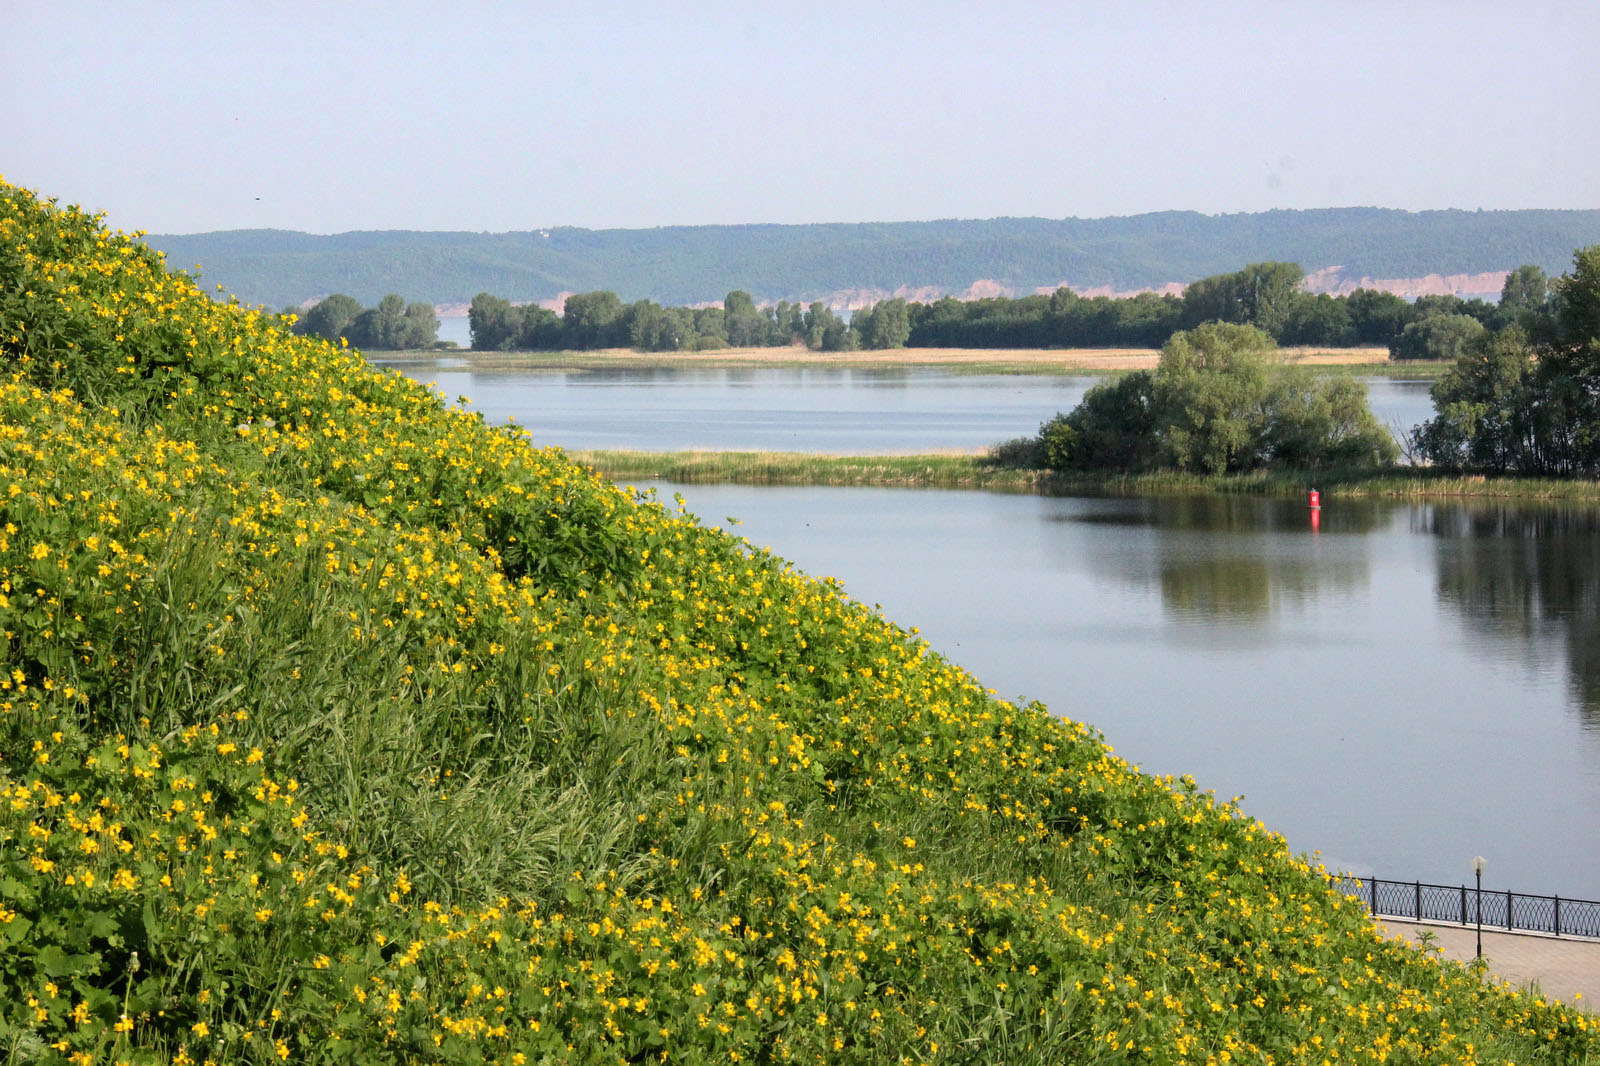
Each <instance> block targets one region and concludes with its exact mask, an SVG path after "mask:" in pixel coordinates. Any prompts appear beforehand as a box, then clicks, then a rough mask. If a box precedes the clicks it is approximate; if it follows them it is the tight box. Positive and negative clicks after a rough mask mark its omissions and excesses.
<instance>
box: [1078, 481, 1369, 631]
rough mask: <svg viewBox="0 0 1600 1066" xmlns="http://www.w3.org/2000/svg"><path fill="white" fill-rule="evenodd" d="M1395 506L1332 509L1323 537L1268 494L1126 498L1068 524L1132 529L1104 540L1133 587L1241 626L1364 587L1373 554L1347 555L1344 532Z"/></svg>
mask: <svg viewBox="0 0 1600 1066" xmlns="http://www.w3.org/2000/svg"><path fill="white" fill-rule="evenodd" d="M1392 510H1393V505H1392V504H1372V503H1369V502H1365V501H1363V502H1358V503H1349V504H1341V505H1340V506H1338V507H1329V508H1326V509H1325V510H1324V512H1323V513H1322V514H1321V515H1320V516H1319V519H1318V523H1319V532H1318V533H1317V534H1316V535H1315V536H1314V535H1313V534H1312V519H1311V514H1310V511H1309V509H1308V508H1307V507H1306V505H1305V504H1304V503H1301V502H1291V501H1285V500H1273V499H1262V498H1260V497H1215V496H1212V497H1203V496H1195V497H1171V498H1161V499H1142V500H1129V501H1118V503H1117V504H1116V505H1113V506H1111V507H1108V508H1107V509H1106V510H1103V511H1097V512H1093V513H1088V514H1083V515H1074V516H1071V518H1070V520H1071V521H1074V522H1082V523H1085V524H1091V525H1111V526H1126V527H1129V533H1128V535H1127V536H1124V537H1116V538H1107V539H1106V541H1105V542H1104V548H1103V550H1104V552H1105V560H1104V562H1105V566H1106V569H1107V570H1109V571H1110V572H1112V573H1114V574H1116V575H1118V576H1119V577H1120V578H1121V579H1122V580H1124V581H1126V582H1127V583H1129V584H1131V585H1135V586H1138V587H1151V586H1154V587H1156V588H1159V590H1160V592H1161V599H1162V603H1163V604H1164V605H1165V606H1166V608H1167V609H1168V610H1170V611H1172V612H1174V613H1175V614H1178V615H1180V616H1186V617H1193V618H1197V619H1199V620H1207V621H1222V622H1230V623H1234V624H1237V623H1240V622H1246V623H1248V622H1250V621H1253V620H1261V619H1264V618H1265V617H1267V616H1268V615H1270V614H1271V613H1272V611H1273V609H1274V608H1275V607H1280V606H1296V607H1298V606H1303V605H1305V604H1309V603H1311V602H1314V601H1315V600H1316V598H1317V596H1319V595H1321V594H1322V593H1325V592H1330V591H1338V590H1342V589H1348V588H1354V587H1359V586H1363V585H1365V584H1366V583H1367V582H1368V581H1369V579H1370V567H1369V565H1368V562H1367V557H1366V553H1365V550H1364V549H1360V550H1357V551H1354V552H1350V551H1341V550H1339V549H1340V541H1339V540H1338V539H1337V536H1336V535H1337V534H1340V533H1368V532H1370V531H1372V530H1373V529H1374V528H1375V527H1376V526H1377V525H1378V523H1379V522H1380V521H1381V520H1382V519H1383V518H1384V516H1385V515H1387V514H1388V513H1390V511H1392ZM1135 529H1138V530H1139V532H1137V533H1136V532H1134V530H1135ZM1319 537H1327V538H1328V539H1326V540H1319V539H1318V538H1319ZM1344 543H1345V544H1350V543H1351V542H1350V541H1346V542H1344ZM1324 549H1328V550H1324Z"/></svg>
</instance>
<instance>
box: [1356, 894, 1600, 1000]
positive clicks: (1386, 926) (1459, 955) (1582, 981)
mask: <svg viewBox="0 0 1600 1066" xmlns="http://www.w3.org/2000/svg"><path fill="white" fill-rule="evenodd" d="M1375 920H1376V921H1377V924H1378V928H1379V929H1380V930H1382V931H1383V932H1384V933H1386V934H1387V935H1389V936H1394V937H1404V938H1405V939H1407V940H1411V941H1415V940H1416V939H1417V934H1418V933H1420V932H1422V931H1423V930H1428V931H1430V932H1432V933H1433V935H1434V936H1435V937H1437V938H1438V939H1436V940H1435V941H1434V943H1435V944H1436V945H1437V946H1438V947H1440V948H1442V949H1443V955H1444V957H1445V958H1447V959H1455V960H1456V961H1457V962H1470V961H1472V957H1473V955H1474V954H1476V951H1477V937H1478V930H1477V927H1476V926H1470V925H1468V926H1461V925H1436V924H1433V923H1423V922H1413V921H1408V920H1406V919H1404V918H1390V917H1382V918H1378V919H1375ZM1483 954H1484V955H1485V956H1486V957H1487V958H1488V960H1489V972H1490V974H1492V975H1493V976H1495V977H1497V978H1499V979H1501V980H1504V981H1510V982H1511V984H1512V985H1513V986H1515V987H1518V988H1522V987H1526V986H1527V985H1530V984H1536V985H1537V986H1538V990H1539V991H1540V992H1542V993H1543V994H1544V995H1545V996H1547V997H1549V998H1553V999H1559V1000H1561V1001H1562V1002H1563V1003H1566V1004H1568V1005H1569V1006H1575V1007H1581V1008H1582V1009H1584V1010H1587V1011H1590V1012H1595V1011H1600V940H1573V939H1569V938H1566V937H1562V938H1559V939H1558V938H1556V937H1553V936H1540V935H1539V934H1537V933H1506V932H1499V933H1496V932H1492V931H1490V930H1488V929H1485V930H1484V931H1483ZM1580 996H1581V997H1582V998H1578V997H1580Z"/></svg>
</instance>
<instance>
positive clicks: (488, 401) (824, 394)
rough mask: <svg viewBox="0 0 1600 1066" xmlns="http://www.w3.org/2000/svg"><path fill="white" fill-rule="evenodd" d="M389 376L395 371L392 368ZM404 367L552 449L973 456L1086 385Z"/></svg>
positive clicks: (1413, 413) (931, 372)
mask: <svg viewBox="0 0 1600 1066" xmlns="http://www.w3.org/2000/svg"><path fill="white" fill-rule="evenodd" d="M397 365H400V364H397ZM402 369H404V371H405V372H406V373H407V374H409V375H410V376H412V377H414V378H416V379H417V380H418V381H422V382H425V383H427V384H430V385H434V386H436V387H437V388H438V389H439V391H441V392H442V393H444V394H445V396H447V397H449V398H450V399H452V400H453V399H455V398H456V397H458V396H465V397H467V398H468V399H470V400H471V401H472V407H473V409H474V410H477V411H480V412H482V414H483V416H484V417H485V418H487V419H488V420H489V421H491V422H505V421H510V420H515V421H516V422H518V423H519V424H521V425H523V426H525V427H527V429H528V431H529V432H530V433H532V434H533V437H534V439H535V440H536V441H538V442H539V443H541V444H556V445H560V446H561V447H563V448H574V449H586V448H614V449H643V450H647V451H678V450H683V449H690V448H706V449H712V450H719V451H797V452H834V453H846V454H855V455H870V454H884V453H889V452H916V451H952V450H959V451H979V450H981V449H983V448H985V447H987V446H989V445H991V444H994V443H996V442H998V441H1001V440H1006V439H1008V438H1011V437H1019V436H1024V435H1030V434H1033V433H1035V432H1037V431H1038V429H1039V424H1040V423H1041V422H1043V421H1045V420H1046V419H1048V418H1050V417H1051V416H1053V415H1054V414H1055V413H1056V412H1058V411H1067V410H1070V409H1071V408H1072V407H1074V406H1075V405H1076V404H1077V402H1078V401H1079V400H1080V399H1082V398H1083V394H1084V392H1086V391H1087V390H1088V388H1089V387H1090V386H1091V385H1093V384H1094V383H1095V382H1096V381H1097V380H1099V379H1097V378H1088V377H1051V376H1045V375H1035V374H981V375H980V374H957V373H952V372H951V371H949V370H943V369H938V368H905V369H893V370H849V369H841V368H836V367H830V368H805V369H801V368H787V367H784V368H780V367H773V368H758V369H751V370H715V369H706V368H694V367H689V368H683V369H670V368H669V369H661V370H603V371H565V370H562V371H556V370H552V371H530V370H520V369H513V370H474V369H472V368H471V367H470V366H469V365H468V364H467V361H466V360H465V359H441V360H431V361H426V362H413V363H406V364H403V365H402ZM1367 387H1368V394H1369V396H1370V398H1371V403H1372V406H1373V411H1374V412H1375V413H1376V414H1377V415H1378V419H1379V421H1381V422H1384V423H1385V424H1388V423H1389V422H1390V421H1391V420H1393V421H1396V422H1397V423H1398V424H1400V425H1402V426H1403V427H1405V428H1407V429H1409V428H1410V427H1411V426H1413V425H1415V424H1416V423H1418V422H1421V421H1422V420H1424V419H1426V418H1429V417H1431V416H1432V414H1433V408H1432V406H1431V404H1430V402H1429V400H1428V385H1427V382H1416V381H1389V380H1386V379H1372V380H1371V381H1369V382H1368V385H1367Z"/></svg>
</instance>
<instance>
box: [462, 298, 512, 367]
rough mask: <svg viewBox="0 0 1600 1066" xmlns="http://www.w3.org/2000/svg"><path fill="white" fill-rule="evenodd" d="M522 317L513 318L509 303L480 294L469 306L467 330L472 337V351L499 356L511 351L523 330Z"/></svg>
mask: <svg viewBox="0 0 1600 1066" xmlns="http://www.w3.org/2000/svg"><path fill="white" fill-rule="evenodd" d="M519 318H520V316H515V315H514V314H513V309H512V307H511V304H510V302H509V301H506V300H503V299H501V298H500V297H498V296H491V295H489V294H488V293H486V292H480V293H478V295H476V296H474V297H473V298H472V303H470V304H468V305H467V328H468V330H470V336H471V337H472V349H473V350H474V351H478V352H500V351H507V350H509V349H510V348H512V347H513V346H514V345H515V344H516V341H517V334H518V332H519V331H520V328H521V322H520V321H519Z"/></svg>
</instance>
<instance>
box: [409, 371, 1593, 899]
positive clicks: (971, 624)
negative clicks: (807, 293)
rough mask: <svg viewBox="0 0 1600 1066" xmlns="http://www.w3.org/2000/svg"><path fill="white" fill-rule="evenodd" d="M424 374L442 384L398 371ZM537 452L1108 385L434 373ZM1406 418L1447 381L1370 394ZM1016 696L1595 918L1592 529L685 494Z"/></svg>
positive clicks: (1370, 847)
mask: <svg viewBox="0 0 1600 1066" xmlns="http://www.w3.org/2000/svg"><path fill="white" fill-rule="evenodd" d="M408 369H409V370H410V372H412V373H415V374H417V376H419V377H423V378H426V377H428V376H429V374H428V373H427V372H426V371H425V370H419V369H418V368H415V367H412V368H408ZM433 377H434V380H435V381H436V382H437V384H438V385H439V386H440V387H441V389H442V390H443V391H445V392H446V393H447V394H448V395H450V396H452V397H454V396H455V395H457V394H466V395H468V396H470V397H472V398H473V399H474V401H475V403H474V407H475V408H477V409H479V410H481V411H482V412H483V413H484V414H485V416H486V417H488V418H489V419H491V420H494V421H498V420H502V419H506V418H512V417H514V418H516V420H517V421H518V422H520V423H521V424H523V425H525V426H527V427H529V429H530V432H532V433H533V435H534V438H535V439H536V440H537V441H539V442H540V443H556V444H562V445H564V446H567V447H574V448H582V447H633V448H641V449H646V450H668V449H675V448H681V447H689V446H703V447H718V448H739V449H783V450H797V451H819V452H839V453H849V452H886V451H917V450H936V449H940V448H945V449H948V448H978V447H981V446H983V445H985V444H988V443H992V442H994V441H996V440H999V439H1002V438H1004V437H1010V436H1018V435H1021V434H1024V433H1028V432H1031V431H1032V430H1034V429H1035V428H1037V426H1038V423H1039V422H1040V421H1042V420H1043V419H1044V418H1047V417H1049V416H1050V415H1051V414H1053V413H1055V411H1057V410H1065V409H1068V408H1070V407H1071V406H1072V404H1073V403H1075V402H1076V398H1077V397H1078V396H1080V395H1081V394H1082V392H1083V390H1084V389H1085V388H1086V387H1087V386H1088V385H1089V384H1091V383H1092V382H1091V381H1088V380H1085V379H1071V378H1032V377H1023V376H1008V375H996V376H971V375H958V374H951V373H948V372H943V371H937V370H906V371H895V372H889V373H883V372H876V371H873V372H864V371H849V370H818V371H811V370H772V371H768V370H754V371H732V370H698V369H697V370H686V371H670V372H661V373H652V372H638V371H630V372H624V373H618V374H602V375H593V374H578V373H565V372H561V373H538V374H529V373H527V372H520V373H519V372H494V373H489V374H484V373H480V372H471V371H467V370H463V369H451V368H450V367H449V366H448V365H446V366H442V367H439V368H437V369H436V370H434V371H433ZM1369 387H1370V388H1371V389H1372V394H1373V405H1374V408H1375V409H1376V410H1378V411H1379V412H1380V418H1382V419H1384V420H1385V421H1393V422H1397V423H1399V424H1401V425H1410V424H1415V423H1416V422H1418V421H1421V420H1422V419H1424V418H1426V417H1428V416H1429V415H1430V414H1431V408H1430V407H1429V406H1428V403H1427V390H1426V384H1425V383H1413V382H1389V381H1383V380H1377V381H1374V382H1372V383H1370V385H1369ZM655 487H656V491H657V492H658V493H659V494H660V496H661V498H663V499H667V500H670V498H671V496H672V495H673V494H674V493H681V494H682V495H683V496H684V498H685V499H686V500H687V503H688V505H689V507H690V509H691V510H693V511H695V512H696V513H697V514H699V515H701V516H702V517H703V518H704V519H705V520H706V521H708V522H709V523H712V524H721V525H726V524H727V517H729V516H731V517H734V518H737V519H738V520H739V521H740V524H739V525H738V526H737V527H736V528H735V532H737V533H739V534H741V535H743V536H746V537H748V538H749V539H750V540H751V541H752V542H753V543H755V544H757V545H759V546H767V547H771V548H772V549H773V550H774V551H776V552H777V553H778V554H780V555H783V556H785V557H786V558H789V559H792V560H794V561H795V562H796V563H797V564H798V565H799V566H800V567H801V568H803V569H804V570H806V571H807V572H809V573H812V574H815V575H817V576H823V575H831V576H834V577H838V578H839V579H840V580H842V581H843V582H844V586H845V588H846V590H847V591H848V592H849V593H850V594H851V595H852V596H854V597H855V598H857V599H859V600H862V601H865V602H867V603H870V604H879V605H881V609H882V611H883V613H884V614H885V615H886V616H887V617H889V618H891V619H893V620H894V621H896V622H898V623H900V624H902V625H905V626H907V627H910V626H917V627H919V628H920V630H921V632H922V634H923V635H924V636H925V637H926V638H927V639H928V640H929V641H930V642H931V643H932V644H933V646H934V647H935V648H936V649H937V650H939V651H941V652H943V653H944V654H946V655H947V656H949V657H950V658H951V659H953V660H954V661H955V662H957V663H959V664H961V665H962V666H964V667H966V668H967V669H969V670H971V671H972V672H973V673H974V674H975V675H976V676H977V677H978V678H980V679H981V680H982V682H983V683H984V684H986V685H988V686H989V687H991V688H993V689H995V690H996V691H997V692H998V693H999V694H1000V695H1002V696H1004V697H1006V698H1012V699H1037V700H1040V701H1042V702H1043V703H1045V704H1046V705H1047V706H1048V707H1049V708H1050V709H1051V710H1052V711H1053V712H1055V713H1057V714H1062V715H1066V716H1069V717H1072V718H1075V719H1080V720H1083V721H1087V722H1089V723H1091V724H1093V725H1095V726H1097V727H1099V728H1100V729H1101V730H1103V731H1104V733H1105V734H1106V736H1107V739H1108V740H1109V742H1110V743H1111V744H1112V745H1113V746H1114V747H1115V748H1116V749H1117V751H1118V753H1119V754H1120V755H1122V756H1123V757H1125V758H1127V759H1128V760H1129V761H1131V762H1134V763H1137V764H1139V765H1140V766H1142V767H1144V768H1145V769H1147V770H1149V771H1151V772H1155V773H1174V774H1178V773H1189V774H1192V775H1194V776H1195V777H1196V778H1197V779H1198V780H1199V781H1200V782H1201V784H1202V785H1203V786H1204V787H1207V788H1210V789H1213V790H1215V791H1216V792H1217V793H1218V794H1219V795H1222V796H1233V795H1243V796H1244V808H1245V810H1246V811H1248V812H1249V813H1251V814H1253V815H1255V816H1257V817H1259V818H1261V819H1262V820H1263V821H1264V822H1266V823H1267V825H1268V826H1269V827H1271V828H1273V829H1275V830H1277V831H1279V832H1282V833H1284V834H1285V836H1286V837H1287V838H1288V840H1289V843H1290V845H1291V847H1293V848H1295V849H1297V850H1304V851H1308V852H1319V853H1320V857H1321V858H1322V860H1323V861H1324V862H1326V863H1327V864H1328V865H1329V866H1330V867H1332V868H1337V869H1342V870H1349V871H1352V872H1355V873H1358V874H1362V875H1375V876H1379V877H1385V878H1391V879H1406V880H1409V879H1421V880H1423V881H1434V882H1438V883H1444V884H1460V883H1463V882H1470V880H1471V867H1470V862H1471V859H1472V857H1473V856H1475V855H1484V856H1486V857H1487V858H1488V859H1489V868H1488V871H1487V873H1486V875H1485V887H1494V888H1502V889H1503V888H1511V889H1515V890H1517V891H1521V892H1531V893H1548V894H1555V893H1559V894H1561V895H1563V896H1566V897H1569V898H1570V897H1580V898H1581V897H1586V898H1590V899H1600V847H1597V846H1596V845H1595V843H1594V842H1595V841H1596V840H1600V510H1596V509H1594V508H1586V507H1554V506H1506V505H1497V504H1489V503H1485V504H1475V505H1472V506H1461V505H1448V504H1438V503H1410V502H1407V503H1394V502H1382V503H1379V502H1366V501H1341V500H1338V499H1328V500H1326V501H1325V506H1324V508H1323V510H1322V512H1321V513H1320V515H1319V516H1318V520H1317V524H1316V525H1315V526H1313V524H1312V516H1311V513H1310V512H1309V510H1308V509H1307V508H1306V506H1305V504H1304V503H1303V502H1301V501H1282V500H1261V499H1204V498H1199V499H1197V498H1178V499H1095V498H1082V497H1067V498H1050V497H1038V496H1023V495H1007V494H1001V493H984V492H947V491H932V490H893V489H850V488H811V487H783V488H777V487H750V486H735V485H693V486H679V485H669V484H661V485H657V486H655Z"/></svg>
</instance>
